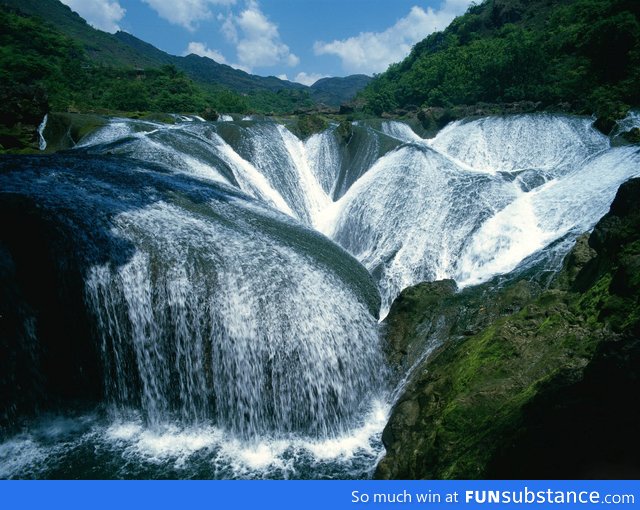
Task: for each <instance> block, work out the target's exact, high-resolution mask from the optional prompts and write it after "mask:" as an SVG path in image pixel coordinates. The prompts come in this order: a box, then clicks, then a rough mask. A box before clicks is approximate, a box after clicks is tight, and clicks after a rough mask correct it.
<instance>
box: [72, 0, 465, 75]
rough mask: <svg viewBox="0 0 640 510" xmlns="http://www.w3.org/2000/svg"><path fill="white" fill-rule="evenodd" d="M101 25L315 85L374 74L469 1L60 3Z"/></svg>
mask: <svg viewBox="0 0 640 510" xmlns="http://www.w3.org/2000/svg"><path fill="white" fill-rule="evenodd" d="M62 2H63V3H65V4H67V5H69V6H70V7H71V8H72V9H73V10H75V11H76V12H78V13H79V14H80V15H81V16H82V17H84V18H85V19H86V20H87V21H89V23H91V24H92V25H93V26H95V27H96V28H99V29H101V30H105V31H107V32H115V31H116V30H125V31H127V32H129V33H131V34H133V35H135V36H136V37H139V38H140V39H142V40H144V41H147V42H149V43H151V44H153V45H154V46H156V47H158V48H160V49H162V50H164V51H166V52H168V53H171V54H174V55H186V54H188V53H196V54H198V55H202V56H208V57H210V58H212V59H213V60H215V61H216V62H220V63H225V64H229V65H231V66H233V67H236V68H238V69H243V70H245V71H247V72H251V73H253V74H259V75H262V76H268V75H273V76H279V77H281V78H284V79H289V80H291V81H298V82H300V83H304V84H306V85H310V84H311V83H313V82H314V81H315V80H317V79H318V78H321V77H323V76H345V75H348V74H355V73H364V74H369V75H371V74H373V73H379V72H382V71H384V70H385V69H386V68H387V66H388V65H389V64H390V63H392V62H398V61H400V60H402V58H404V57H405V56H406V55H407V54H408V52H409V50H410V49H411V46H413V45H414V44H415V43H416V42H418V41H420V40H421V39H423V38H424V37H426V36H427V35H429V34H430V33H431V32H433V31H435V30H442V29H443V28H445V27H446V26H447V25H448V24H449V23H450V22H451V20H452V19H453V18H454V17H455V16H457V15H460V14H462V13H464V12H465V11H466V9H467V8H468V6H469V5H470V4H471V3H472V1H471V0H62Z"/></svg>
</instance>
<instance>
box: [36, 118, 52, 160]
mask: <svg viewBox="0 0 640 510" xmlns="http://www.w3.org/2000/svg"><path fill="white" fill-rule="evenodd" d="M48 120H49V115H48V114H45V116H44V117H43V119H42V122H41V123H40V125H39V126H38V148H39V149H40V150H41V151H44V150H46V149H47V140H45V138H44V130H45V129H46V128H47V121H48Z"/></svg>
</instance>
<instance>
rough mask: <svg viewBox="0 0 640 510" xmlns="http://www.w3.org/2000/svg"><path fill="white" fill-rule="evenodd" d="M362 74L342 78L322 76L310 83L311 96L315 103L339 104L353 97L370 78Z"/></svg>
mask: <svg viewBox="0 0 640 510" xmlns="http://www.w3.org/2000/svg"><path fill="white" fill-rule="evenodd" d="M372 79H373V78H371V77H370V76H366V75H364V74H353V75H351V76H345V77H344V78H322V79H320V80H318V81H317V82H315V83H314V84H313V85H311V87H310V88H311V98H312V99H313V100H314V101H316V102H317V103H323V104H326V105H328V106H339V105H341V104H342V103H345V102H347V101H349V100H351V99H353V98H354V97H355V96H356V94H357V93H358V92H360V91H361V90H362V89H363V88H365V87H366V86H367V85H368V84H369V82H370V81H371V80H372Z"/></svg>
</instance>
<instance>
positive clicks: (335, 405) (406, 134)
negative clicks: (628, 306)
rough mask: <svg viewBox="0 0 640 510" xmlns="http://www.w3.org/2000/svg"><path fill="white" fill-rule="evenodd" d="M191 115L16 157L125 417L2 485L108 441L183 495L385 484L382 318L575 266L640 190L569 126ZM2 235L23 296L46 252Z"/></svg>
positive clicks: (13, 448)
mask: <svg viewBox="0 0 640 510" xmlns="http://www.w3.org/2000/svg"><path fill="white" fill-rule="evenodd" d="M175 120H176V123H175V124H163V123H160V122H152V121H141V120H131V119H118V118H116V119H111V120H110V121H109V122H108V123H107V124H106V125H105V126H103V127H101V128H99V129H97V130H96V131H95V132H93V133H91V134H89V135H87V136H85V137H84V138H83V139H82V140H81V141H80V142H79V143H78V145H77V146H76V147H75V149H74V150H73V151H70V152H68V153H65V154H57V155H52V156H47V157H44V156H42V157H26V158H17V157H7V158H6V159H4V160H2V161H0V208H1V207H13V208H14V209H15V208H16V207H19V205H20V204H18V206H17V205H16V203H17V202H15V201H16V200H18V199H19V200H23V201H24V202H25V203H26V204H37V207H33V210H31V209H29V212H28V214H26V213H25V214H26V217H28V218H30V221H31V220H33V221H36V220H37V221H39V222H42V225H44V226H43V228H42V234H38V235H35V234H34V237H38V236H41V237H42V239H39V242H40V241H41V242H42V243H44V244H43V246H44V248H43V249H42V253H40V252H39V251H38V250H34V253H33V254H32V255H31V256H30V258H29V260H32V259H33V260H34V261H36V262H37V261H38V260H40V259H38V257H45V256H48V255H50V254H53V255H52V256H54V259H55V260H56V263H55V264H54V265H53V266H52V269H51V270H52V271H53V272H57V273H56V275H55V278H54V279H53V280H52V281H53V282H57V281H61V282H66V281H73V282H75V281H77V282H79V285H78V288H75V287H71V288H70V289H58V288H57V287H56V286H55V285H53V284H51V282H49V283H47V282H43V283H42V285H45V284H47V285H51V287H52V288H48V289H44V290H46V292H45V295H47V296H54V298H55V296H60V300H63V299H67V298H68V296H69V295H70V296H71V297H74V299H76V298H77V300H78V303H80V304H79V305H78V306H79V308H81V310H80V309H78V310H76V309H74V310H75V313H77V316H78V320H79V322H80V323H82V324H85V322H86V331H85V330H82V331H83V334H84V335H85V336H82V338H80V337H78V338H75V337H74V340H73V341H77V342H79V343H78V344H77V345H81V344H82V343H85V344H86V343H92V345H94V347H95V349H94V350H95V353H93V351H91V350H88V351H87V352H84V351H83V352H82V353H80V352H78V353H76V352H74V349H73V348H72V349H70V351H69V352H73V353H74V354H73V355H74V356H76V357H77V358H78V360H79V361H81V362H82V363H88V365H87V366H92V365H90V363H89V362H91V361H92V360H93V358H91V359H89V358H90V357H91V356H96V357H97V361H96V360H93V361H95V362H96V363H97V365H98V366H99V367H100V370H101V372H102V373H101V375H100V377H101V380H100V384H99V385H97V386H99V387H100V389H101V391H103V393H104V398H103V402H102V406H103V407H101V408H100V409H106V411H105V414H106V415H107V418H103V417H102V415H101V414H100V413H101V412H102V410H100V411H96V413H95V414H91V413H90V414H83V415H82V417H81V418H77V419H74V420H72V421H73V423H74V425H73V427H71V426H70V425H69V426H68V425H67V424H66V423H67V422H64V423H65V425H64V426H60V427H58V426H57V425H56V427H58V428H56V430H58V429H60V430H70V431H71V432H64V433H60V434H61V435H57V436H55V437H67V436H66V435H65V434H71V435H73V436H74V437H75V438H76V439H75V440H74V441H75V442H74V441H70V442H68V443H65V444H67V446H65V448H64V449H63V450H64V451H63V450H60V449H56V448H57V446H56V447H52V446H51V444H54V443H55V444H61V443H56V442H55V441H53V440H49V439H48V440H47V441H48V442H47V441H44V440H41V437H45V436H46V437H50V435H49V436H48V435H47V434H49V432H46V433H45V432H42V431H40V429H37V430H38V431H39V432H26V433H25V434H26V435H23V436H20V435H18V436H16V438H14V439H10V440H8V441H6V442H5V443H0V476H7V477H10V476H20V474H21V473H25V472H27V471H28V470H29V469H30V470H35V471H34V472H37V473H54V474H55V473H56V469H57V468H56V467H55V465H56V464H55V462H65V463H66V464H68V465H76V464H77V463H78V462H79V461H78V458H80V459H81V458H82V455H83V453H82V452H84V451H85V450H84V449H85V448H86V447H87V444H89V445H91V447H92V448H94V449H95V450H96V451H101V452H104V451H108V452H109V453H108V454H105V455H107V457H108V459H109V460H108V461H106V464H108V465H109V466H120V467H118V468H117V469H121V470H122V471H117V472H115V474H114V472H113V471H109V473H110V474H109V476H116V477H120V476H124V477H126V476H142V477H144V476H145V473H147V471H145V470H147V469H151V468H149V466H150V465H151V464H153V463H154V462H155V463H157V464H158V465H162V471H159V473H161V475H162V476H173V477H180V476H182V474H183V473H184V472H183V471H181V470H182V469H189V470H191V471H189V473H191V475H193V476H215V477H223V478H224V477H306V476H319V477H320V476H322V477H340V476H345V477H347V476H348V477H361V476H367V473H368V472H369V471H370V469H371V468H372V466H373V465H374V464H375V460H376V459H377V458H378V455H379V453H380V452H381V450H382V444H381V441H380V434H381V430H382V427H383V426H384V423H385V417H386V413H387V411H388V406H389V402H388V400H387V397H388V389H387V388H386V385H385V383H386V369H385V363H384V356H383V346H382V345H381V341H380V338H379V332H378V320H379V319H381V318H384V316H385V315H386V314H387V312H388V310H389V307H390V306H391V303H392V302H393V300H394V299H395V298H396V297H397V296H398V294H399V293H400V292H401V291H402V290H403V289H405V288H407V287H408V286H411V285H414V284H416V283H419V282H422V281H427V280H437V279H443V278H452V279H454V280H455V281H456V283H457V284H458V286H459V287H464V286H468V285H475V284H478V283H481V282H484V281H487V280H489V279H490V278H492V277H494V276H496V275H505V274H518V271H521V270H523V269H526V268H530V267H532V265H533V264H538V265H536V266H535V267H536V268H542V269H545V270H554V269H556V268H557V265H558V261H559V260H561V259H562V256H563V255H564V254H565V253H566V252H567V251H568V249H569V248H570V246H571V244H572V241H573V240H574V239H575V238H576V237H577V236H578V235H580V234H581V233H583V232H584V231H587V230H589V229H591V228H592V227H593V225H594V224H595V223H596V222H597V221H598V219H599V218H600V217H601V216H602V215H604V214H605V213H606V211H607V209H608V207H609V205H610V203H611V201H612V199H613V197H614V195H615V192H616V190H617V188H618V186H619V185H620V184H621V183H622V182H624V181H625V180H627V179H629V178H631V177H634V176H638V175H640V164H639V163H640V150H639V149H638V147H637V146H634V145H627V146H619V147H612V146H611V143H610V139H609V138H608V137H605V136H603V135H602V134H600V133H599V132H597V131H596V130H595V129H593V127H592V126H591V120H590V119H586V118H580V117H572V116H563V115H548V114H539V115H516V116H508V117H489V118H483V119H475V120H465V121H458V122H454V123H452V124H450V125H448V126H447V127H446V128H445V129H443V130H442V131H441V132H440V133H439V134H438V135H437V136H435V137H434V138H431V139H423V138H421V137H420V136H418V135H417V134H416V133H415V132H414V131H413V130H412V129H411V128H410V126H409V125H407V124H405V123H402V122H390V121H360V122H356V123H352V124H351V126H350V127H349V126H347V127H348V128H349V129H346V128H345V126H344V125H343V126H341V127H340V129H338V126H337V125H335V124H334V125H331V126H330V127H329V128H328V129H327V130H325V131H324V132H321V133H317V134H314V135H312V136H310V137H309V138H308V139H306V140H301V139H299V138H298V137H296V136H295V135H294V134H293V133H292V131H291V130H289V129H288V127H287V125H286V124H278V123H275V122H272V121H270V120H257V119H255V118H248V117H247V118H243V119H242V120H241V121H234V120H233V119H232V118H225V116H221V118H220V122H205V121H203V120H202V119H200V118H198V117H195V116H176V118H175ZM633 122H635V117H630V119H629V121H628V124H629V123H633ZM625 125H626V124H625ZM45 126H46V117H45V119H44V121H43V125H42V130H44V127H45ZM39 132H40V133H41V131H39ZM41 136H42V133H41ZM42 140H43V138H41V141H42ZM14 209H12V210H14ZM34 218H35V219H34ZM38 232H39V231H38ZM1 233H2V232H1V231H0V234H1ZM4 241H5V240H4V238H0V255H1V256H0V266H1V265H2V264H5V266H6V267H5V266H1V267H0V269H1V270H2V271H0V276H3V278H5V279H7V281H9V280H8V279H9V278H14V277H13V276H11V275H13V274H14V273H15V271H14V270H13V266H12V264H13V263H14V262H15V260H18V259H15V257H17V255H16V254H18V255H19V254H21V253H23V252H24V251H25V250H26V248H24V247H22V248H21V247H20V246H18V248H16V247H15V246H14V244H15V243H16V242H18V241H16V239H13V238H12V239H11V242H12V243H14V244H11V243H8V244H7V245H6V246H5V245H4V244H3V243H4ZM28 246H29V247H31V245H28ZM34 246H40V245H38V244H36V245H34ZM11 250H14V251H11ZM21 250H22V251H21ZM5 252H6V253H5ZM12 257H13V258H12ZM14 259H15V260H14ZM43 260H44V259H43ZM18 262H19V260H18ZM540 264H541V265H540ZM47 267H48V266H47ZM58 273H59V274H58ZM21 274H22V273H21ZM24 274H26V275H28V274H29V271H26V272H24ZM34 278H35V276H34ZM14 279H15V278H14ZM12 282H13V280H12ZM16 282H17V280H16ZM16 282H13V283H11V285H14V283H15V286H16V288H17V285H18V283H16ZM32 284H33V285H34V288H37V285H38V284H40V282H32ZM11 288H13V287H11ZM63 290H64V292H66V294H64V293H63V292H62V291H63ZM74 292H75V293H76V294H77V295H76V294H74ZM54 298H51V299H54ZM21 299H22V298H21ZM24 299H25V300H27V297H25V298H24ZM31 305H32V304H30V303H27V301H25V303H24V304H22V303H21V304H20V307H21V308H20V310H19V313H18V312H16V314H15V315H16V317H21V318H22V319H20V320H23V322H24V325H23V327H22V328H21V329H20V335H21V338H24V339H26V340H24V343H27V344H28V345H29V347H28V349H27V348H26V347H25V348H24V356H23V357H24V358H25V359H24V360H19V363H18V364H17V365H16V366H27V365H28V366H32V367H33V368H32V369H33V370H34V371H37V370H39V368H40V367H43V366H44V363H45V362H46V356H45V354H46V353H45V352H44V350H42V351H38V348H39V347H38V342H39V339H40V336H39V335H44V334H45V333H46V331H45V330H44V329H42V330H40V329H39V328H46V327H54V326H55V324H54V325H53V326H51V324H48V323H46V322H43V323H42V324H40V323H38V320H39V319H38V313H37V310H36V308H37V307H36V305H37V303H36V304H33V307H31ZM16 306H17V305H16ZM63 306H64V303H63ZM74 306H75V305H74ZM32 308H33V309H32ZM54 322H55V321H54ZM20 341H21V342H22V341H23V340H20ZM71 345H72V347H73V346H75V345H76V344H71ZM49 348H50V349H54V350H55V349H56V348H57V346H56V345H55V344H52V345H50V346H49ZM27 351H29V352H28V353H27ZM21 355H22V354H21ZM20 363H22V364H20ZM83 366H84V365H83ZM47 370H49V371H51V370H55V367H50V366H49V367H47ZM43 377H44V376H43ZM69 377H71V376H69ZM74 377H79V378H82V377H89V375H87V373H86V372H84V371H83V368H82V367H80V368H79V369H78V371H77V373H74ZM60 378H61V379H62V380H65V374H61V375H60ZM74 381H75V380H74ZM1 382H4V381H2V380H0V383H1ZM29 384H31V385H32V386H33V388H30V389H32V390H33V392H32V393H33V395H46V393H47V388H46V381H44V380H43V381H41V380H39V379H37V378H34V379H33V381H30V382H29ZM74 384H75V382H74ZM38 385H41V386H38ZM68 386H69V387H71V388H74V387H75V386H74V385H73V384H69V385H68ZM29 394H30V395H31V393H29ZM34 398H36V397H34ZM0 411H2V410H0ZM7 415H8V414H7ZM0 416H2V413H0ZM101 420H106V421H101ZM47 430H48V429H47ZM52 434H53V433H52ZM56 434H58V433H57V432H56ZM54 435H55V434H54ZM61 441H62V440H61ZM69 445H72V446H69ZM4 452H13V453H11V455H13V456H15V457H16V458H18V459H21V460H20V461H19V462H17V463H16V464H15V465H14V464H11V463H5V462H4V461H3V460H2V455H4V454H5V453H4ZM203 452H206V455H205V453H203ZM60 456H62V458H63V460H54V459H58V458H59V457H60ZM122 459H129V460H130V459H137V460H135V461H131V462H129V461H127V462H125V463H124V464H126V466H125V467H122V466H123V460H122ZM212 459H213V460H212ZM74 462H75V463H76V464H74ZM36 465H42V466H44V467H41V468H40V467H35V466H36ZM77 465H81V463H80V464H77ZM212 465H214V466H215V467H211V466H212ZM25 466H27V467H25ZM51 466H54V467H51ZM185 466H186V467H185ZM203 466H204V467H203ZM38 469H42V470H43V471H38ZM110 469H111V468H110ZM114 469H115V468H114ZM154 469H155V468H154ZM26 470H27V471H26ZM47 470H49V471H47ZM212 470H213V471H212ZM154 472H155V471H154ZM16 473H17V474H16ZM202 473H205V475H203V474H202ZM191 475H190V476H191Z"/></svg>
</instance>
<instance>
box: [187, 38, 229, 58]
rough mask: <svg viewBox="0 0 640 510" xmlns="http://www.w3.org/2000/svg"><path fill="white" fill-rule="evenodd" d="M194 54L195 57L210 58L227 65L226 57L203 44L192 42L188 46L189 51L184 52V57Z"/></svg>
mask: <svg viewBox="0 0 640 510" xmlns="http://www.w3.org/2000/svg"><path fill="white" fill-rule="evenodd" d="M191 53H193V54H194V55H200V56H201V57H208V58H210V59H211V60H215V61H216V62H217V63H218V64H226V63H227V59H226V58H224V55H223V54H222V53H220V52H219V51H218V50H212V49H211V48H207V45H206V44H204V43H201V42H195V41H192V42H190V43H189V46H187V49H186V50H185V52H184V55H190V54H191Z"/></svg>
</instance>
